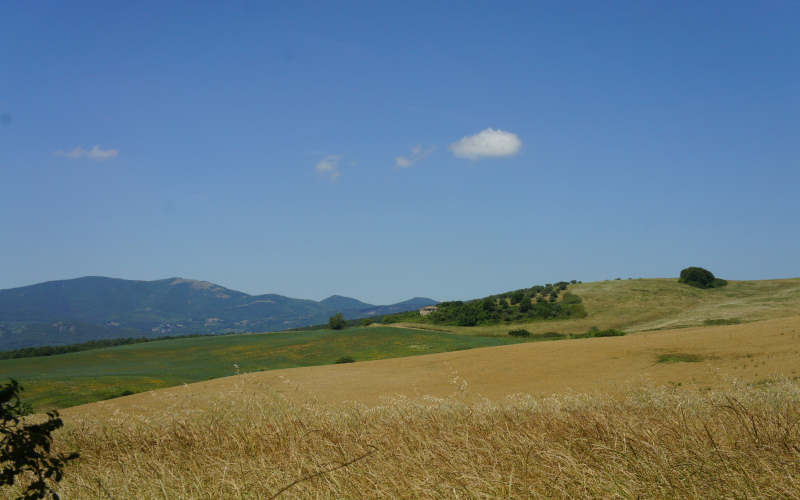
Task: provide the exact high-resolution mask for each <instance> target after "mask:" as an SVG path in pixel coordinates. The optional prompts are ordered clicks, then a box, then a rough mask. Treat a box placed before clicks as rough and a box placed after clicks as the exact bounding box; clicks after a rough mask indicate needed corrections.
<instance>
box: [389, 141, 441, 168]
mask: <svg viewBox="0 0 800 500" xmlns="http://www.w3.org/2000/svg"><path fill="white" fill-rule="evenodd" d="M434 149H436V148H435V147H434V146H430V147H428V148H423V147H422V145H421V144H417V145H416V146H414V147H413V148H411V154H410V155H407V156H398V157H396V158H395V159H394V165H395V166H396V167H400V168H406V167H410V166H411V165H413V164H415V163H417V162H418V161H422V160H424V159H425V157H427V156H428V155H429V154H431V153H433V151H434Z"/></svg>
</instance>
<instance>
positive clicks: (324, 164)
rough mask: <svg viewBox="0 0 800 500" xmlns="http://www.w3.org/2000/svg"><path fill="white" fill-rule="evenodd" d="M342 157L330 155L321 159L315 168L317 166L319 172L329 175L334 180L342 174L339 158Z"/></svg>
mask: <svg viewBox="0 0 800 500" xmlns="http://www.w3.org/2000/svg"><path fill="white" fill-rule="evenodd" d="M341 159H342V157H341V155H328V156H326V157H325V158H323V159H322V160H320V161H319V163H317V166H316V167H314V168H316V170H317V173H318V174H322V175H328V176H330V179H331V180H332V181H333V180H336V179H337V178H338V177H339V176H340V175H341V172H339V160H341Z"/></svg>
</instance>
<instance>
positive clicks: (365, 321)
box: [361, 318, 375, 326]
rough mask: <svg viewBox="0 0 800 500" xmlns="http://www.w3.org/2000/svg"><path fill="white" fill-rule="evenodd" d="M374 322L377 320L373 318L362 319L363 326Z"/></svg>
mask: <svg viewBox="0 0 800 500" xmlns="http://www.w3.org/2000/svg"><path fill="white" fill-rule="evenodd" d="M372 323H375V320H373V319H372V318H364V319H362V320H361V326H369V325H371V324H372Z"/></svg>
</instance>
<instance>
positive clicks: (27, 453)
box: [0, 379, 78, 500]
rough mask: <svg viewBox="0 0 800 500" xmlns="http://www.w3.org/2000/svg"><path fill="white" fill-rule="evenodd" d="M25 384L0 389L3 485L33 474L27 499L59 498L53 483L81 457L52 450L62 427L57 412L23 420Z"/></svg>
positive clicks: (0, 482)
mask: <svg viewBox="0 0 800 500" xmlns="http://www.w3.org/2000/svg"><path fill="white" fill-rule="evenodd" d="M21 391H22V387H20V385H19V384H18V383H17V381H16V380H14V379H11V381H10V382H9V383H8V384H5V385H4V386H2V388H0V468H1V469H0V486H12V485H13V484H14V482H15V481H16V480H17V479H18V476H23V477H30V478H31V482H30V483H29V484H28V485H27V487H26V488H25V491H24V493H23V496H21V497H18V498H20V499H24V500H32V499H36V498H44V497H45V496H46V495H47V494H50V495H51V496H52V497H53V498H56V499H57V498H58V494H57V493H56V492H55V490H53V488H52V486H51V485H50V483H56V482H58V481H61V479H62V477H63V474H64V473H63V470H64V466H65V465H66V464H67V462H69V461H70V460H74V459H76V458H78V454H77V453H71V454H68V455H65V454H56V453H53V452H52V451H51V445H52V442H53V438H52V437H51V434H52V433H53V431H55V430H56V429H59V428H60V427H61V426H63V425H64V424H63V422H62V421H61V418H59V416H58V412H57V411H51V412H48V413H47V420H45V421H44V422H41V423H38V424H29V423H26V422H25V421H24V420H23V416H24V414H25V413H26V406H25V404H24V403H23V402H22V401H21V400H20V399H19V393H20V392H21Z"/></svg>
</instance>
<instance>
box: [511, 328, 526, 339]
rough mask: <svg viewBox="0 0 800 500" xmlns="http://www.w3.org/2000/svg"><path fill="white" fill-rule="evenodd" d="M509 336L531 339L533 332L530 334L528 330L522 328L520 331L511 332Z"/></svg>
mask: <svg viewBox="0 0 800 500" xmlns="http://www.w3.org/2000/svg"><path fill="white" fill-rule="evenodd" d="M508 334H509V335H511V336H512V337H530V336H531V332H529V331H528V330H525V329H524V328H520V329H517V330H511V331H510V332H508Z"/></svg>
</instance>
